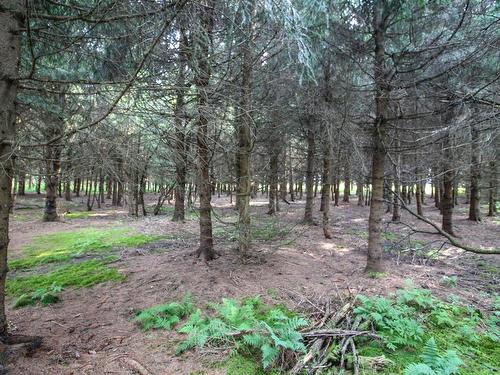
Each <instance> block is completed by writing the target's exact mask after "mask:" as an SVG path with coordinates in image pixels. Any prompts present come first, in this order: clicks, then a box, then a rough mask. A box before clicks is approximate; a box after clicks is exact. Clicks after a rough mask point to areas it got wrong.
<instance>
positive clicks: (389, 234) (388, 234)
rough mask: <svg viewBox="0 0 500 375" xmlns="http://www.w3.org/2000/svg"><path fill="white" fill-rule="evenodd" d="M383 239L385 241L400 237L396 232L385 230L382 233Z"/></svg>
mask: <svg viewBox="0 0 500 375" xmlns="http://www.w3.org/2000/svg"><path fill="white" fill-rule="evenodd" d="M381 237H382V239H383V240H385V241H391V242H392V241H394V240H396V238H397V237H398V236H397V234H396V233H393V232H384V233H382V236H381Z"/></svg>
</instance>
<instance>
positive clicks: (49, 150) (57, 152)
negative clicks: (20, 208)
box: [43, 116, 64, 221]
mask: <svg viewBox="0 0 500 375" xmlns="http://www.w3.org/2000/svg"><path fill="white" fill-rule="evenodd" d="M63 131H64V120H63V118H61V117H59V116H56V117H55V118H54V120H53V122H52V123H51V124H50V125H49V130H48V131H47V134H46V139H47V140H50V139H53V138H54V137H57V136H60V135H61V134H62V132H63ZM62 147H63V146H62V145H61V144H59V143H57V144H50V145H48V146H46V154H45V155H46V156H45V163H46V172H45V173H46V174H45V176H46V177H45V210H44V213H43V220H44V221H56V220H58V219H59V215H58V213H57V188H58V186H59V178H60V174H61V153H62Z"/></svg>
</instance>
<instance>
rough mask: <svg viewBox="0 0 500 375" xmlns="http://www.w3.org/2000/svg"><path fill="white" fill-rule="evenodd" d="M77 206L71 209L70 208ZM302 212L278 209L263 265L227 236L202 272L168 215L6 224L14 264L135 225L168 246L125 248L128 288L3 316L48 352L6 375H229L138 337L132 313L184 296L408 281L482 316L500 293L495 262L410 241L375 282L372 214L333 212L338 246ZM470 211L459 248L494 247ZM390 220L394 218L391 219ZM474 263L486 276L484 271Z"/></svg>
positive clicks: (460, 214) (292, 295) (110, 287)
mask: <svg viewBox="0 0 500 375" xmlns="http://www.w3.org/2000/svg"><path fill="white" fill-rule="evenodd" d="M33 199H34V200H35V199H37V198H33ZM428 201H429V204H428V205H426V206H425V207H424V212H425V214H426V215H427V216H428V217H430V218H432V219H434V220H438V218H439V213H438V212H437V210H436V209H435V208H434V207H433V205H432V204H431V203H430V200H429V199H428ZM265 202H266V199H265V197H262V198H258V199H256V200H254V201H253V202H252V204H253V215H254V220H256V221H259V220H263V218H266V217H267V215H266V214H265V212H266V207H265ZM39 203H40V202H39ZM78 204H79V202H78V201H75V203H73V205H72V206H71V208H72V209H73V208H74V207H76V206H78ZM318 206H319V205H318V204H317V205H316V207H318ZM214 207H215V209H216V212H217V213H218V215H221V217H224V218H225V219H224V220H229V219H230V217H231V216H232V217H234V216H235V211H234V209H232V208H231V207H230V206H229V203H228V200H227V199H225V198H215V199H214ZM303 207H304V204H303V202H294V203H292V204H291V205H289V206H287V205H285V204H282V209H283V211H282V212H281V213H279V216H278V217H279V220H278V223H279V224H278V226H279V228H280V230H281V233H282V234H281V235H280V237H279V238H277V239H273V240H272V241H268V242H266V241H259V242H257V243H256V244H255V246H254V251H255V253H256V254H257V255H258V256H257V257H256V258H255V259H252V260H250V261H248V262H246V263H245V264H244V263H242V262H241V260H240V259H239V258H238V256H237V254H236V253H235V251H234V248H235V246H236V243H235V242H232V241H230V240H228V239H227V237H224V236H221V237H217V238H216V248H217V251H218V252H219V253H220V255H221V256H220V257H219V258H218V259H216V260H215V261H213V262H211V263H210V264H206V263H205V262H204V261H203V260H200V259H197V258H195V257H193V256H192V255H191V253H192V252H193V251H194V250H196V247H197V230H198V222H197V220H189V221H186V223H173V222H171V220H170V215H169V216H167V215H162V216H156V217H151V216H148V217H146V218H140V219H133V218H129V217H128V216H127V215H126V213H125V212H124V211H119V210H118V211H116V210H114V209H112V208H110V207H105V208H103V209H101V210H98V211H96V212H97V213H98V214H99V216H95V217H89V218H84V219H72V220H69V219H63V222H62V223H43V222H41V220H40V219H41V215H40V212H41V210H40V209H31V210H26V209H25V210H20V211H18V213H19V215H20V216H19V217H18V219H17V220H14V221H13V223H12V225H11V239H12V240H11V248H10V251H11V254H12V257H16V256H19V255H20V252H21V249H22V246H23V245H25V244H27V243H29V242H30V241H31V240H32V239H33V237H34V236H36V235H38V234H44V233H53V232H56V231H64V230H75V229H77V228H84V227H89V226H93V227H98V228H108V227H111V226H116V225H120V226H130V227H132V228H134V229H136V230H137V231H139V232H143V233H151V234H160V235H166V236H167V239H164V240H161V241H159V242H157V243H152V244H148V245H146V246H144V247H143V248H141V249H125V250H121V251H120V252H119V253H118V254H119V255H120V260H119V261H118V262H116V263H114V264H113V266H115V267H117V268H118V269H119V270H120V272H122V273H124V274H125V275H127V279H126V280H125V281H124V282H122V283H113V282H110V283H105V284H100V285H97V286H95V287H93V288H89V289H86V288H83V289H78V290H72V289H66V290H64V291H63V293H62V302H60V303H58V304H55V305H52V306H49V307H40V306H35V307H27V308H23V309H19V310H10V311H8V318H9V321H10V324H11V329H12V331H13V332H15V333H20V334H21V333H22V334H28V335H40V336H43V338H44V341H43V345H42V348H41V349H40V350H38V351H37V352H36V353H35V354H34V356H33V357H32V358H24V357H22V358H19V359H18V360H17V361H16V363H14V364H12V365H11V372H10V373H11V374H23V375H27V374H37V375H38V374H136V373H137V363H140V364H142V365H143V366H144V367H146V368H147V369H148V370H149V372H150V373H151V374H155V375H159V374H192V373H195V372H196V371H198V373H199V374H201V373H202V374H207V375H209V374H224V373H225V371H224V369H221V368H215V367H213V366H210V365H209V363H210V360H209V358H208V357H209V356H207V355H203V354H202V353H195V352H189V353H186V354H184V355H182V356H180V357H179V356H175V354H174V347H175V343H176V340H178V337H177V336H176V334H175V333H173V332H166V331H154V332H142V331H141V330H140V329H139V328H138V327H137V326H136V325H135V324H134V322H133V317H134V314H135V312H136V311H137V310H139V309H144V308H147V307H150V306H152V305H154V304H158V303H164V302H168V301H171V300H175V299H180V298H181V297H182V296H183V295H184V294H185V293H187V292H190V293H192V295H193V296H194V298H195V300H196V301H197V302H198V303H204V302H206V301H209V300H216V301H219V300H220V299H221V298H223V297H246V296H251V295H256V294H259V295H261V296H262V297H263V299H264V300H267V301H269V302H278V301H280V302H285V303H287V304H289V305H290V306H291V307H293V306H294V304H295V303H296V302H297V301H299V300H301V299H303V298H314V297H315V296H330V295H331V296H333V295H336V294H337V293H339V292H348V293H364V294H387V293H389V292H391V291H393V290H395V289H396V288H399V287H403V286H404V284H405V280H406V279H408V278H411V279H412V280H413V282H414V284H415V285H417V286H419V287H425V288H430V289H432V290H433V292H435V293H436V294H438V295H441V296H447V295H449V294H455V295H458V296H460V297H461V298H463V299H466V300H468V301H469V302H470V303H473V304H474V305H476V306H477V307H478V308H482V309H486V308H488V303H489V300H488V298H486V297H485V292H487V293H490V294H491V293H498V292H499V290H498V269H499V268H498V266H499V261H500V260H499V259H498V257H495V256H476V255H472V254H467V253H464V252H462V251H458V250H457V249H452V248H447V247H446V246H445V247H444V248H443V249H442V250H441V252H440V255H439V256H438V257H437V259H435V260H422V259H421V258H419V257H416V256H414V253H413V252H412V251H409V250H408V249H407V247H408V246H406V245H405V244H406V243H407V242H405V241H407V239H406V240H404V241H402V242H401V244H400V245H401V250H402V252H401V253H399V256H398V254H397V253H396V252H394V253H391V254H389V253H388V254H387V256H386V262H387V270H388V273H387V275H386V276H385V277H383V278H373V277H370V276H369V275H366V274H364V273H363V268H364V265H365V258H366V242H367V241H366V239H367V217H368V211H369V208H368V207H358V206H356V203H355V202H352V203H351V204H350V205H348V204H343V205H341V206H340V207H334V208H332V227H333V232H334V238H333V239H332V240H325V239H324V238H323V234H322V230H321V227H320V226H304V225H301V224H300V221H301V218H302V215H303ZM66 209H67V208H66ZM81 209H83V205H82V206H81ZM465 210H466V205H463V204H461V205H459V206H458V207H457V210H456V215H455V225H456V229H457V230H456V232H457V233H459V234H460V235H461V236H462V239H463V240H464V241H469V242H472V243H475V244H481V245H482V246H496V247H498V246H499V245H500V236H499V233H500V221H499V219H498V218H484V222H483V223H481V224H476V223H471V222H468V221H467V220H466V214H465V212H466V211H465ZM21 211H22V212H21ZM317 214H318V221H319V213H317ZM386 220H387V221H388V222H389V221H390V214H387V215H386ZM403 221H404V222H405V223H406V224H409V225H411V226H414V227H418V228H421V229H424V228H425V229H426V230H429V229H430V228H428V227H427V226H426V225H425V224H423V223H416V222H415V221H414V219H412V218H411V217H410V215H409V214H408V213H403ZM219 227H220V228H225V226H224V225H223V224H221V223H218V222H217V221H216V228H219ZM387 227H388V230H389V231H391V232H394V233H400V234H404V233H406V234H407V233H408V231H407V227H406V226H405V225H402V224H399V225H395V224H387ZM410 239H412V240H418V241H420V242H419V243H421V244H423V242H424V241H425V242H426V243H428V242H430V241H433V240H434V241H436V242H434V243H432V244H430V245H425V246H428V249H429V250H431V249H437V248H439V247H440V246H441V243H442V240H440V238H439V237H438V236H432V235H428V234H415V235H413V236H411V237H410ZM418 241H417V242H418ZM408 244H411V243H410V242H408ZM388 247H389V245H388ZM410 247H411V246H410ZM479 263H481V264H483V265H484V264H485V263H486V264H487V265H488V267H486V268H484V267H479V266H478V264H479ZM444 275H446V276H457V285H456V286H446V285H444V284H443V283H442V280H443V276H444ZM134 367H135V368H134Z"/></svg>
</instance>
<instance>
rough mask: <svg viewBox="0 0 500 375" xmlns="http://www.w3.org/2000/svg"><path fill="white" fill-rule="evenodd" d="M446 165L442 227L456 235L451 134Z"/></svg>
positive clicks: (446, 147)
mask: <svg viewBox="0 0 500 375" xmlns="http://www.w3.org/2000/svg"><path fill="white" fill-rule="evenodd" d="M444 149H445V151H444V165H445V170H444V173H443V196H442V199H441V205H440V206H441V210H442V214H443V221H442V228H443V230H444V231H445V232H446V233H448V234H451V235H452V236H455V234H454V232H453V182H454V179H455V171H454V170H453V169H452V168H451V157H452V155H451V151H450V134H449V132H448V134H447V135H446V137H445V142H444Z"/></svg>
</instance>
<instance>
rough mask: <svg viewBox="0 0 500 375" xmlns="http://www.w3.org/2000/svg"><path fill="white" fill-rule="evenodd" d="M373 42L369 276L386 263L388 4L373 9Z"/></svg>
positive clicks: (379, 3) (367, 266) (377, 3)
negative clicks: (386, 31)
mask: <svg viewBox="0 0 500 375" xmlns="http://www.w3.org/2000/svg"><path fill="white" fill-rule="evenodd" d="M373 7H374V8H373V39H374V41H375V64H374V77H375V87H376V93H375V122H374V129H373V140H374V142H373V147H374V148H373V159H372V199H371V205H370V216H369V219H368V256H367V262H366V269H365V271H367V272H383V271H384V265H383V261H382V253H383V250H382V243H381V238H380V237H381V234H382V218H383V216H384V166H385V148H384V134H385V132H386V129H385V128H386V121H387V120H386V112H387V108H388V105H389V95H390V89H389V86H388V83H387V72H386V68H385V65H386V64H385V40H384V39H385V29H386V15H385V10H384V3H383V2H382V1H376V2H375V4H374V5H373Z"/></svg>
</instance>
